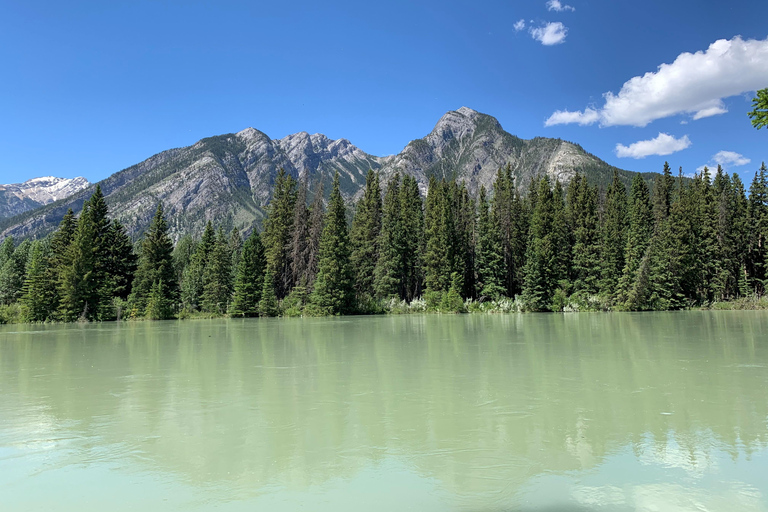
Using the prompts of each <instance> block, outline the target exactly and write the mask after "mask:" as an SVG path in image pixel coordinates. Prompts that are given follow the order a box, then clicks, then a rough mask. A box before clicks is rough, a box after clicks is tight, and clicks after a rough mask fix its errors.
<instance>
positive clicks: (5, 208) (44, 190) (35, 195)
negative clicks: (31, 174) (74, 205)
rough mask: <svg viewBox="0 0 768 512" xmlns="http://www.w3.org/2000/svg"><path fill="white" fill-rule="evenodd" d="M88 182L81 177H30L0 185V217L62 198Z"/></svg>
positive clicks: (82, 187)
mask: <svg viewBox="0 0 768 512" xmlns="http://www.w3.org/2000/svg"><path fill="white" fill-rule="evenodd" d="M88 185H90V183H88V180H86V179H85V178H83V177H77V178H71V179H70V178H56V177H53V176H46V177H43V178H32V179H31V180H27V181H25V182H24V183H13V184H10V185H0V219H2V218H6V217H13V216H14V215H19V214H20V213H24V212H26V211H29V210H34V209H35V208H39V207H40V206H43V205H46V204H49V203H52V202H54V201H58V200H59V199H64V198H65V197H69V196H71V195H72V194H74V193H76V192H78V191H79V190H82V189H84V188H86V187H87V186H88Z"/></svg>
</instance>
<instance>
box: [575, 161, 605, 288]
mask: <svg viewBox="0 0 768 512" xmlns="http://www.w3.org/2000/svg"><path fill="white" fill-rule="evenodd" d="M568 190H569V191H568V210H569V217H570V224H571V226H572V228H573V241H574V243H573V266H572V279H573V289H574V291H575V292H577V293H581V294H585V295H594V294H596V293H597V292H598V290H599V286H600V283H599V281H600V272H601V261H600V248H601V245H600V231H599V229H600V219H599V216H598V210H597V206H598V205H597V189H596V188H594V187H591V186H590V185H589V183H587V180H586V179H584V178H583V177H581V176H579V175H576V176H574V177H573V179H572V180H571V184H570V186H569V189H568Z"/></svg>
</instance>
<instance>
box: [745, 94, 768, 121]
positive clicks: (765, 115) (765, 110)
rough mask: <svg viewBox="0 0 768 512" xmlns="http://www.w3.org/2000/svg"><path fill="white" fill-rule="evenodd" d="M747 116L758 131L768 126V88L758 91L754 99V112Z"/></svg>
mask: <svg viewBox="0 0 768 512" xmlns="http://www.w3.org/2000/svg"><path fill="white" fill-rule="evenodd" d="M747 115H748V116H749V118H750V119H751V120H752V126H754V127H755V128H757V129H758V130H759V129H760V128H763V127H764V126H768V88H766V89H760V90H759V91H757V95H756V96H755V97H754V98H753V99H752V110H751V111H750V112H749V113H748V114H747Z"/></svg>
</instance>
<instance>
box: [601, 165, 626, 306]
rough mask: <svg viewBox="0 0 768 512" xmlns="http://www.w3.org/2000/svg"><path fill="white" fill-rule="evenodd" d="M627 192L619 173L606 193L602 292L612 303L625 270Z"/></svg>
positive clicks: (614, 174) (614, 173) (616, 172)
mask: <svg viewBox="0 0 768 512" xmlns="http://www.w3.org/2000/svg"><path fill="white" fill-rule="evenodd" d="M626 233H627V190H626V188H625V187H624V185H623V184H622V183H621V181H619V174H618V171H616V170H614V172H613V181H612V183H611V185H610V186H609V187H608V190H607V191H606V193H605V209H604V214H603V226H602V261H603V269H602V280H601V283H600V290H601V292H602V293H603V295H605V296H606V297H607V298H608V299H609V300H610V301H612V300H613V298H614V295H615V293H616V291H617V287H618V284H619V279H620V278H621V274H622V272H623V270H624V250H625V249H626V246H627V240H626Z"/></svg>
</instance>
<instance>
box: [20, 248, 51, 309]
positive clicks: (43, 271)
mask: <svg viewBox="0 0 768 512" xmlns="http://www.w3.org/2000/svg"><path fill="white" fill-rule="evenodd" d="M50 253H51V249H50V244H49V243H48V242H47V241H46V240H43V241H40V240H38V241H36V242H35V243H34V244H33V245H32V251H31V253H30V259H29V264H28V266H27V275H26V278H25V280H24V289H23V295H22V297H21V303H22V305H23V306H24V308H25V321H27V322H45V321H46V320H52V319H53V314H54V311H55V307H56V303H55V301H56V296H55V288H54V287H53V286H51V282H50V281H49V280H48V277H49V275H48V263H49V261H50V256H51V254H50Z"/></svg>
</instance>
